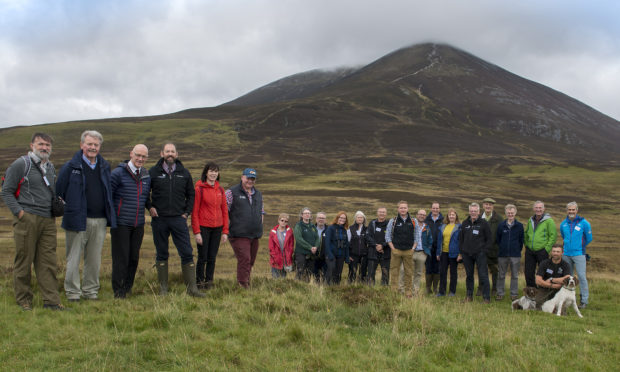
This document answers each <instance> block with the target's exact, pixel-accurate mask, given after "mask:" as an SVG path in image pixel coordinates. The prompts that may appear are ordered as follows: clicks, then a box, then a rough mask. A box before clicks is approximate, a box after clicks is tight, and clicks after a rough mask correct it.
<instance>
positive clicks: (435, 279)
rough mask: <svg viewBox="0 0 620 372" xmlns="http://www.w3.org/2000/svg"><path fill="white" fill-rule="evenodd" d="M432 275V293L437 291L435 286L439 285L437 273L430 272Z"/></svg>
mask: <svg viewBox="0 0 620 372" xmlns="http://www.w3.org/2000/svg"><path fill="white" fill-rule="evenodd" d="M432 275H433V280H432V282H433V293H437V287H438V286H439V274H432Z"/></svg>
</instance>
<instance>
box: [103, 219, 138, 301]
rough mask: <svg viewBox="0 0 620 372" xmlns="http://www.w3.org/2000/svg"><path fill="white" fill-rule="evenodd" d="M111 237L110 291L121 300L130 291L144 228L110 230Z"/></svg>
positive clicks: (128, 227)
mask: <svg viewBox="0 0 620 372" xmlns="http://www.w3.org/2000/svg"><path fill="white" fill-rule="evenodd" d="M110 235H111V236H112V240H111V241H112V290H113V291H114V297H120V298H123V297H125V295H126V294H127V293H128V292H130V291H131V288H132V287H133V281H134V279H135V277H136V270H138V259H139V258H140V246H141V245H142V238H143V237H144V226H136V227H133V226H122V225H119V226H118V227H117V228H115V229H110Z"/></svg>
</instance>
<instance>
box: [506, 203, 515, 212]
mask: <svg viewBox="0 0 620 372" xmlns="http://www.w3.org/2000/svg"><path fill="white" fill-rule="evenodd" d="M509 209H514V210H515V213H517V207H516V206H515V205H514V204H506V206H505V207H504V210H505V211H508V210H509Z"/></svg>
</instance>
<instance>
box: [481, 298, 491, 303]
mask: <svg viewBox="0 0 620 372" xmlns="http://www.w3.org/2000/svg"><path fill="white" fill-rule="evenodd" d="M482 302H484V303H485V304H490V303H491V300H490V299H488V298H485V299H484V301H482Z"/></svg>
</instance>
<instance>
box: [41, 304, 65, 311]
mask: <svg viewBox="0 0 620 372" xmlns="http://www.w3.org/2000/svg"><path fill="white" fill-rule="evenodd" d="M43 308H44V309H50V310H54V311H65V310H71V309H70V308H68V307H64V306H62V304H55V305H52V304H43Z"/></svg>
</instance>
